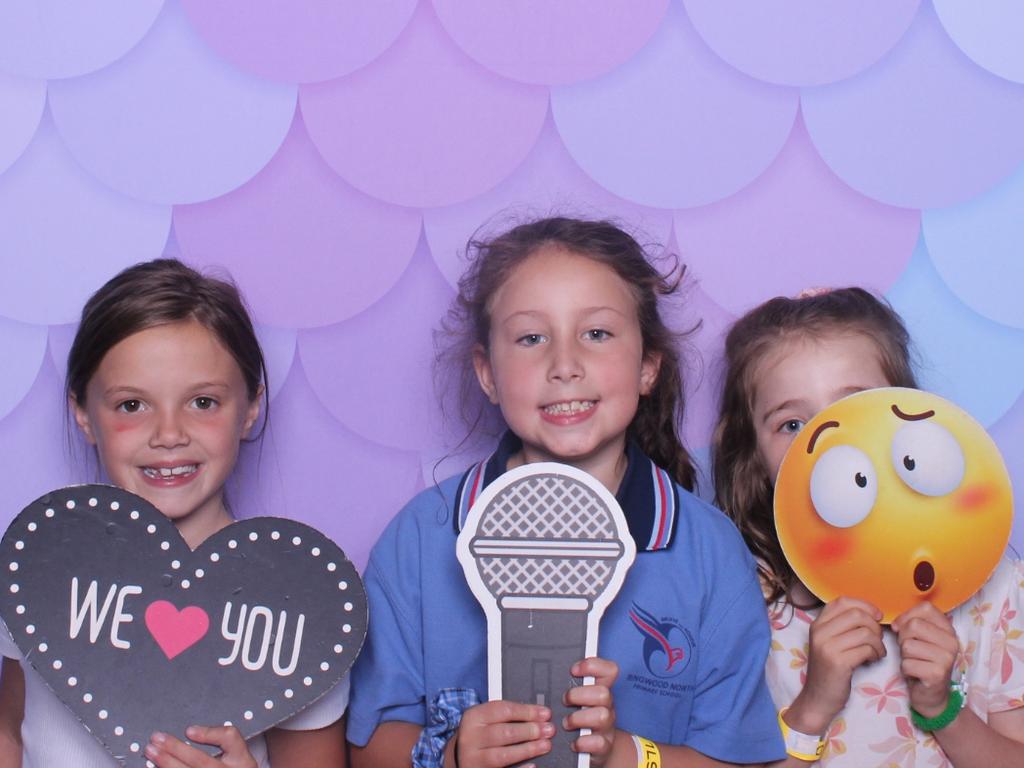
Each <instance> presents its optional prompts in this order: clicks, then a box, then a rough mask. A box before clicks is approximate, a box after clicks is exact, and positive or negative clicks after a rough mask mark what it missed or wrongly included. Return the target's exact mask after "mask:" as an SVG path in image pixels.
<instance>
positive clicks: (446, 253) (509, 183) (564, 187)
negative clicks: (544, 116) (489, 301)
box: [423, 118, 672, 288]
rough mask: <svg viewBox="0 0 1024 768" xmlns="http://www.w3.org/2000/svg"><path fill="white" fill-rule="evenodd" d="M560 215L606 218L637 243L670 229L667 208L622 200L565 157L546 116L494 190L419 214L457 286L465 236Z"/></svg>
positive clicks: (661, 237) (658, 239)
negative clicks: (531, 144)
mask: <svg viewBox="0 0 1024 768" xmlns="http://www.w3.org/2000/svg"><path fill="white" fill-rule="evenodd" d="M553 215H564V216H577V217H581V218H589V219H602V218H610V219H614V220H616V221H620V222H621V223H622V224H623V225H624V226H626V227H627V228H629V229H630V230H631V231H635V232H636V233H637V235H638V237H640V238H641V240H642V241H643V242H654V243H664V242H666V241H667V240H668V236H669V234H670V232H671V231H672V215H671V213H669V212H668V211H664V210H661V209H657V208H647V207H645V206H641V205H637V204H636V203H631V202H629V201H628V200H623V199H622V198H621V197H618V196H616V195H613V194H612V193H610V192H609V191H608V190H606V189H605V188H604V187H601V186H599V185H598V184H597V183H595V182H594V180H593V179H591V178H590V177H589V176H587V175H586V174H585V173H584V172H583V171H582V170H581V169H580V167H579V166H578V165H576V162H575V161H574V160H573V159H572V157H570V155H569V153H568V151H567V150H566V148H565V145H564V144H563V143H562V139H561V137H560V136H559V135H558V132H557V131H556V129H555V126H554V123H553V122H552V121H551V120H550V118H549V119H548V120H547V121H546V123H545V125H544V130H543V131H541V135H540V138H539V139H538V140H537V143H536V144H535V145H534V147H533V150H532V151H531V152H530V154H529V155H528V156H527V158H526V160H524V161H523V164H522V165H521V166H519V167H518V168H517V169H516V170H515V171H513V173H512V175H511V176H509V177H508V178H507V179H505V180H504V181H502V182H501V183H500V184H499V185H498V186H497V187H495V188H494V189H492V190H490V191H488V192H485V193H483V194H482V195H479V196H477V197H474V198H472V199H470V200H467V201H466V202H464V203H458V204H457V205H450V206H447V207H445V208H430V209H427V210H426V211H424V212H423V225H424V232H425V233H426V236H427V242H428V243H429V244H430V251H431V253H433V254H434V259H435V261H436V262H437V264H438V266H439V267H440V269H441V272H442V273H443V274H444V276H445V278H446V279H447V280H448V283H449V284H450V285H451V286H452V287H453V288H454V287H456V286H457V285H458V282H459V277H461V276H462V273H463V271H464V270H465V267H466V261H465V259H464V258H463V256H464V253H465V249H466V242H467V241H468V240H469V238H470V236H474V235H477V234H479V233H478V230H480V228H481V227H483V228H484V231H486V232H493V233H495V234H496V233H497V232H500V231H502V230H504V229H507V228H508V227H509V226H512V225H514V224H515V223H516V222H517V221H519V220H523V219H532V218H540V217H544V216H553Z"/></svg>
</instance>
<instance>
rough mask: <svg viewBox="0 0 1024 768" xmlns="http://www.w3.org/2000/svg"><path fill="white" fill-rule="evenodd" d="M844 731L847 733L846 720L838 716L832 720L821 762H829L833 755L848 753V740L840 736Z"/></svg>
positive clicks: (826, 735)
mask: <svg viewBox="0 0 1024 768" xmlns="http://www.w3.org/2000/svg"><path fill="white" fill-rule="evenodd" d="M844 733H846V720H845V719H844V718H842V717H838V718H836V719H835V720H833V721H832V725H831V726H829V729H828V733H826V734H825V751H824V752H823V753H822V757H821V760H820V761H819V762H821V763H827V762H828V761H829V760H831V759H832V758H833V757H837V756H839V755H845V754H846V742H845V741H843V740H842V739H841V738H839V737H840V736H842V735H843V734H844Z"/></svg>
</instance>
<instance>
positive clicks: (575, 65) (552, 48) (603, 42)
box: [433, 0, 668, 85]
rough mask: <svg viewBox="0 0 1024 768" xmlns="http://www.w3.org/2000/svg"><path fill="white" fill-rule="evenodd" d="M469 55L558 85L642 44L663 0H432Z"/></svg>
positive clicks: (613, 63)
mask: <svg viewBox="0 0 1024 768" xmlns="http://www.w3.org/2000/svg"><path fill="white" fill-rule="evenodd" d="M433 3H434V10H435V11H437V15H438V17H439V18H440V19H441V23H442V24H443V25H444V28H445V29H446V30H448V34H450V35H451V36H452V38H453V39H454V40H455V42H456V44H457V45H458V46H459V47H460V48H462V50H464V51H465V52H466V53H467V54H468V55H469V56H471V57H472V58H473V59H475V60H476V61H478V62H480V63H481V64H483V65H484V66H485V67H487V68H488V69H489V70H491V71H492V72H496V73H497V74H499V75H502V76H503V77H508V78H511V79H513V80H520V81H523V82H527V83H538V84H542V85H563V84H567V83H575V82H578V81H580V80H586V79H589V78H591V77H597V76H598V75H603V74H604V73H605V72H608V71H609V70H612V69H614V68H615V67H617V66H619V65H620V64H622V63H623V62H625V61H627V60H628V59H629V58H630V57H631V56H632V55H633V54H635V53H636V52H637V51H639V50H640V49H641V48H642V47H643V46H644V45H645V44H646V43H647V41H648V40H650V38H651V35H652V34H654V30H656V29H657V28H658V25H659V24H660V23H661V20H662V19H663V18H664V17H665V11H666V10H667V9H668V0H605V1H604V2H601V3H593V2H589V1H588V0H559V2H551V1H550V0H523V1H521V2H515V3H509V2H505V1H504V0H477V1H476V2H472V3H467V2H461V0H433Z"/></svg>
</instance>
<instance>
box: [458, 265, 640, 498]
mask: <svg viewBox="0 0 1024 768" xmlns="http://www.w3.org/2000/svg"><path fill="white" fill-rule="evenodd" d="M488 309H489V315H490V319H491V332H490V339H489V344H488V347H489V348H488V349H487V350H483V349H479V350H477V353H476V355H475V359H474V365H475V367H476V372H477V377H478V379H479V381H480V385H481V387H483V390H484V392H485V393H486V394H487V396H488V397H489V398H490V400H491V402H492V403H495V404H497V405H498V406H499V407H500V408H501V412H502V415H503V416H504V418H505V421H506V423H507V424H508V425H509V427H510V428H511V429H512V431H513V432H514V433H515V434H516V435H518V436H519V437H520V438H521V439H522V441H523V451H522V455H521V456H518V457H516V459H515V461H516V462H517V463H530V462H535V461H558V462H562V463H566V464H572V465H573V466H577V467H579V468H580V469H583V470H585V471H587V472H589V473H590V474H592V475H594V476H595V477H597V478H598V479H599V480H601V481H602V482H603V483H604V484H605V485H606V486H607V487H608V488H609V489H610V490H612V491H613V492H614V491H615V490H616V488H617V487H618V483H619V481H620V480H621V478H622V473H623V472H624V471H625V454H624V451H625V437H626V429H627V428H628V426H629V424H630V422H631V421H632V420H633V417H634V416H635V415H636V411H637V405H638V403H639V399H640V396H641V395H645V394H647V393H648V392H649V391H650V389H651V387H652V386H653V384H654V381H655V379H656V377H657V373H658V366H659V363H660V360H658V359H656V358H655V357H652V356H645V355H644V349H643V338H642V334H641V329H640V323H639V320H638V317H637V306H636V299H635V297H634V295H633V292H632V291H631V290H630V287H629V286H628V285H627V284H626V282H625V281H624V280H623V279H622V278H620V277H619V276H618V274H616V273H615V271H614V270H613V269H612V268H610V267H608V266H606V265H604V264H601V263H600V262H597V261H595V260H593V259H590V258H587V257H586V256H584V255H580V254H577V253H573V252H570V251H567V250H565V249H564V248H561V247H558V246H543V247H541V248H540V249H538V250H537V251H536V252H534V253H533V254H532V255H530V256H529V257H528V258H527V259H526V260H524V261H523V262H522V263H520V264H519V265H518V266H517V267H516V268H515V269H513V270H512V272H511V274H510V275H509V276H508V278H507V279H506V280H505V282H504V283H503V284H502V285H501V287H500V288H499V289H498V290H497V291H496V292H495V293H494V295H493V296H492V298H491V301H490V303H489V307H488Z"/></svg>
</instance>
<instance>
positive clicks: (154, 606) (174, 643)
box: [146, 600, 210, 659]
mask: <svg viewBox="0 0 1024 768" xmlns="http://www.w3.org/2000/svg"><path fill="white" fill-rule="evenodd" d="M209 628H210V617H209V616H207V615H206V611H204V610H203V609H202V608H200V607H198V606H196V605H189V606H186V607H185V608H182V609H181V610H180V611H179V610H178V609H177V608H175V607H174V604H173V603H169V602H167V601H166V600H155V601H153V602H152V603H150V604H149V606H148V607H147V608H146V629H148V630H149V634H151V635H152V636H153V639H154V640H156V644H157V645H159V646H160V650H162V651H163V652H164V655H165V656H167V658H168V659H173V658H174V657H175V656H177V655H178V654H179V653H181V652H183V651H185V650H188V649H189V648H191V647H192V646H193V645H195V644H196V643H198V642H199V641H200V640H202V639H203V636H204V635H205V634H206V631H207V630H208V629H209Z"/></svg>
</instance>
